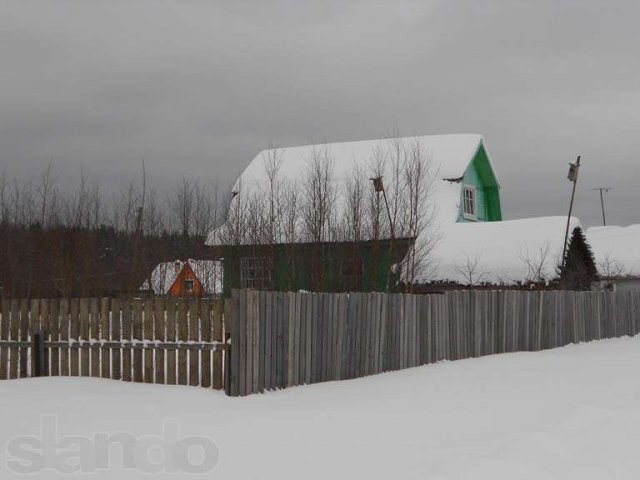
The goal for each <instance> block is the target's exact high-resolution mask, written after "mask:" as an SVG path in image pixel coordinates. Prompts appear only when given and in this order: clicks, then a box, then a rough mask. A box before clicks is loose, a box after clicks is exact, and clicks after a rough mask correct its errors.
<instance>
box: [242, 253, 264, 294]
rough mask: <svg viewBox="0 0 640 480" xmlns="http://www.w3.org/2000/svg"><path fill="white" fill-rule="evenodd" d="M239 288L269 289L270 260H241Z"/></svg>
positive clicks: (253, 258) (259, 258)
mask: <svg viewBox="0 0 640 480" xmlns="http://www.w3.org/2000/svg"><path fill="white" fill-rule="evenodd" d="M240 287H241V288H254V289H257V290H260V289H267V288H271V259H270V258H269V257H243V258H241V259H240Z"/></svg>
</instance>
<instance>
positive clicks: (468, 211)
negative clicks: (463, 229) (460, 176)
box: [462, 185, 478, 220]
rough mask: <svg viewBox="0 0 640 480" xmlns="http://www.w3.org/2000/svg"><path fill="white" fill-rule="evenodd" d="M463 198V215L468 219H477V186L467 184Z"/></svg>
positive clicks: (463, 190)
mask: <svg viewBox="0 0 640 480" xmlns="http://www.w3.org/2000/svg"><path fill="white" fill-rule="evenodd" d="M462 199H463V210H462V213H463V217H464V218H466V219H467V220H476V219H477V218H478V217H477V211H476V189H475V187H472V186H468V185H465V186H464V187H463V189H462Z"/></svg>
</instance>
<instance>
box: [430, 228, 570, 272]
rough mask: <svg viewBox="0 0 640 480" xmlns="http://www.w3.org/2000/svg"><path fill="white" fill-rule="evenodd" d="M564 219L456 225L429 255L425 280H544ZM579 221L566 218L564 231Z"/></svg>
mask: <svg viewBox="0 0 640 480" xmlns="http://www.w3.org/2000/svg"><path fill="white" fill-rule="evenodd" d="M566 222H567V218H566V217H539V218H527V219H520V220H507V221H501V222H478V223H456V224H452V225H447V226H446V227H444V228H443V229H442V232H441V236H440V238H439V241H438V242H437V244H436V245H435V247H434V249H433V251H432V252H431V254H430V257H429V258H430V265H431V268H432V270H431V271H430V272H428V273H429V279H428V280H431V281H442V282H457V283H461V284H464V285H469V284H473V285H475V284H480V283H493V284H507V285H508V284H515V283H518V282H527V281H548V280H551V279H552V278H554V277H555V276H556V266H557V265H559V264H560V261H561V259H562V248H563V245H564V234H565V229H566ZM577 226H580V222H579V220H578V219H577V218H572V219H571V224H570V232H571V231H572V230H573V229H574V228H575V227H577Z"/></svg>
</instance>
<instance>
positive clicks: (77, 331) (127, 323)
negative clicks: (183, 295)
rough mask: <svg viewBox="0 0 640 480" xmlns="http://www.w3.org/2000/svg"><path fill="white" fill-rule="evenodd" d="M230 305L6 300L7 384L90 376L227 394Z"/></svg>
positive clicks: (0, 334) (0, 329) (2, 344)
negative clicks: (39, 378) (226, 314)
mask: <svg viewBox="0 0 640 480" xmlns="http://www.w3.org/2000/svg"><path fill="white" fill-rule="evenodd" d="M223 310H224V303H223V300H206V299H204V300H203V299H172V298H152V299H145V300H143V299H121V298H72V299H64V298H63V299H32V300H25V299H22V300H20V299H6V300H3V301H2V310H1V316H0V379H15V378H24V377H29V376H90V377H100V378H109V379H114V380H124V381H133V382H143V383H158V384H169V385H176V384H177V385H193V386H202V387H206V388H214V389H217V390H221V389H223V388H224V351H225V349H226V343H225V342H224V323H223Z"/></svg>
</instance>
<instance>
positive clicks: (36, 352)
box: [33, 330, 49, 377]
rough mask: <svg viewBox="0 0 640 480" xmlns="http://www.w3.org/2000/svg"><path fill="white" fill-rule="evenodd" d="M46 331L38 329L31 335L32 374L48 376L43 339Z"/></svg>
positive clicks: (47, 358)
mask: <svg viewBox="0 0 640 480" xmlns="http://www.w3.org/2000/svg"><path fill="white" fill-rule="evenodd" d="M46 339H47V332H46V331H45V330H38V331H37V332H36V333H35V334H34V335H33V367H34V368H33V376H34V377H48V376H49V355H48V351H47V349H46V348H45V344H44V342H45V340H46Z"/></svg>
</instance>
